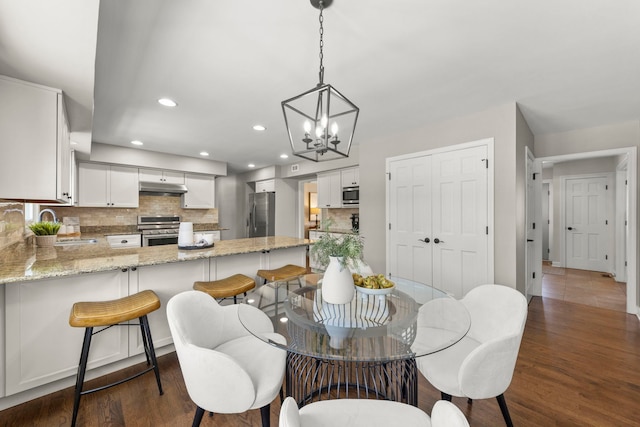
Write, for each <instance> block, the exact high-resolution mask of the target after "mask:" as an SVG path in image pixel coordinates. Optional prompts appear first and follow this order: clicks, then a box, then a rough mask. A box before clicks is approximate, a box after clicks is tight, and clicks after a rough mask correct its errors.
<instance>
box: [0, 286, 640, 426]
mask: <svg viewBox="0 0 640 427" xmlns="http://www.w3.org/2000/svg"><path fill="white" fill-rule="evenodd" d="M160 369H161V375H162V381H163V386H164V389H165V394H164V395H163V396H158V390H157V388H156V384H155V380H154V377H153V375H149V374H147V375H145V376H143V377H141V378H138V379H137V380H135V381H132V382H129V383H126V384H123V385H120V386H118V387H115V388H112V389H109V390H107V391H103V392H100V393H96V394H93V395H88V396H85V397H83V400H82V403H81V408H80V413H79V417H78V426H79V427H81V426H85V427H89V426H127V427H137V426H189V425H191V421H192V417H193V413H194V405H193V404H192V402H191V401H190V400H189V396H188V394H187V392H186V389H185V386H184V382H183V381H182V375H181V373H180V368H179V366H178V361H177V359H176V357H175V354H170V355H167V356H163V357H161V358H160ZM128 371H130V370H125V371H121V372H118V373H116V374H112V375H110V376H109V377H110V378H108V379H107V380H112V379H113V378H114V377H116V376H126V375H127V374H128V373H129V372H128ZM99 380H100V379H98V380H95V381H94V382H93V383H94V384H95V383H96V382H97V381H99ZM505 396H506V399H507V403H508V405H509V409H510V411H511V416H512V418H513V422H514V424H515V425H516V426H637V425H639V424H640V322H639V321H638V318H637V317H636V316H632V315H628V314H625V313H621V312H619V311H614V310H610V309H603V308H597V307H590V306H587V305H582V304H575V303H571V302H566V301H561V300H557V299H551V298H541V297H536V298H534V299H533V301H532V302H531V304H530V306H529V316H528V319H527V325H526V328H525V333H524V337H523V340H522V346H521V350H520V356H519V359H518V363H517V366H516V371H515V375H514V378H513V382H512V384H511V387H510V388H509V390H507V392H506V393H505ZM438 399H439V393H438V392H437V391H435V390H434V389H433V388H432V387H431V386H430V385H429V384H428V383H427V382H426V381H425V380H424V379H422V378H421V379H420V384H419V407H420V408H421V409H423V410H425V411H427V412H431V407H432V406H433V404H434V403H435V402H436V400H438ZM72 401H73V390H72V389H71V388H69V389H66V390H62V391H60V392H57V393H54V394H51V395H48V396H45V397H43V398H40V399H36V400H33V401H31V402H27V403H25V404H22V405H19V406H16V407H13V408H9V409H7V410H5V411H2V412H0V426H42V427H45V426H46V427H51V426H68V425H69V419H70V416H71V409H72ZM453 402H454V403H455V404H456V405H457V406H458V407H459V408H460V409H462V411H463V412H464V413H465V415H466V416H467V418H468V420H469V422H470V424H471V426H472V427H483V426H503V425H504V422H503V420H502V416H501V414H500V410H499V408H498V404H497V402H496V401H495V399H490V400H477V401H474V402H473V404H468V403H467V401H466V399H461V398H454V399H453ZM279 410H280V403H279V402H278V401H277V400H276V402H274V403H273V404H272V416H271V423H272V426H277V422H278V421H277V420H278V412H279ZM201 425H202V426H229V427H237V426H259V425H260V411H258V410H253V411H249V412H247V413H244V414H232V415H223V414H216V415H214V416H213V418H209V417H208V416H205V418H204V420H203V422H202V424H201ZM398 425H402V421H401V420H399V421H398Z"/></svg>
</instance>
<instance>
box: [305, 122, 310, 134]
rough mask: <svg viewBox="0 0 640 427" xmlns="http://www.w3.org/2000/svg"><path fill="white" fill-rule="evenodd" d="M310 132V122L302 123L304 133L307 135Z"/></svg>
mask: <svg viewBox="0 0 640 427" xmlns="http://www.w3.org/2000/svg"><path fill="white" fill-rule="evenodd" d="M309 132H311V122H310V121H309V120H306V121H305V122H304V133H309Z"/></svg>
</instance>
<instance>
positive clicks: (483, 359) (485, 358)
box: [458, 335, 521, 399]
mask: <svg viewBox="0 0 640 427" xmlns="http://www.w3.org/2000/svg"><path fill="white" fill-rule="evenodd" d="M520 340H521V335H512V336H509V337H506V338H501V339H497V340H492V341H488V342H486V343H483V344H481V345H480V346H478V347H477V348H475V349H474V350H473V351H472V352H471V353H469V355H468V356H467V357H466V358H465V360H464V361H463V362H462V365H461V366H460V371H459V373H458V381H459V382H460V389H461V390H462V392H463V393H464V395H465V396H467V397H469V398H471V399H487V398H491V397H496V396H499V395H501V394H502V393H504V392H505V390H506V389H507V388H508V387H509V384H511V379H512V378H513V370H514V368H515V366H516V360H517V358H518V350H519V348H520Z"/></svg>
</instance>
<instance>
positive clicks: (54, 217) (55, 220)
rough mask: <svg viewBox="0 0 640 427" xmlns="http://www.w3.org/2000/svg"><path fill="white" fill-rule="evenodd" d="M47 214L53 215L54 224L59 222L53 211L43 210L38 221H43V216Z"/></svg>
mask: <svg viewBox="0 0 640 427" xmlns="http://www.w3.org/2000/svg"><path fill="white" fill-rule="evenodd" d="M46 212H49V213H50V214H51V216H52V217H53V222H58V217H57V216H56V213H55V212H54V211H53V209H42V210H41V211H40V213H39V214H38V221H42V215H43V214H44V213H46Z"/></svg>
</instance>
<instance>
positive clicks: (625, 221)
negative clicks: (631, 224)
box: [624, 219, 627, 227]
mask: <svg viewBox="0 0 640 427" xmlns="http://www.w3.org/2000/svg"><path fill="white" fill-rule="evenodd" d="M624 226H625V227H626V226H627V220H626V219H625V220H624Z"/></svg>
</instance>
